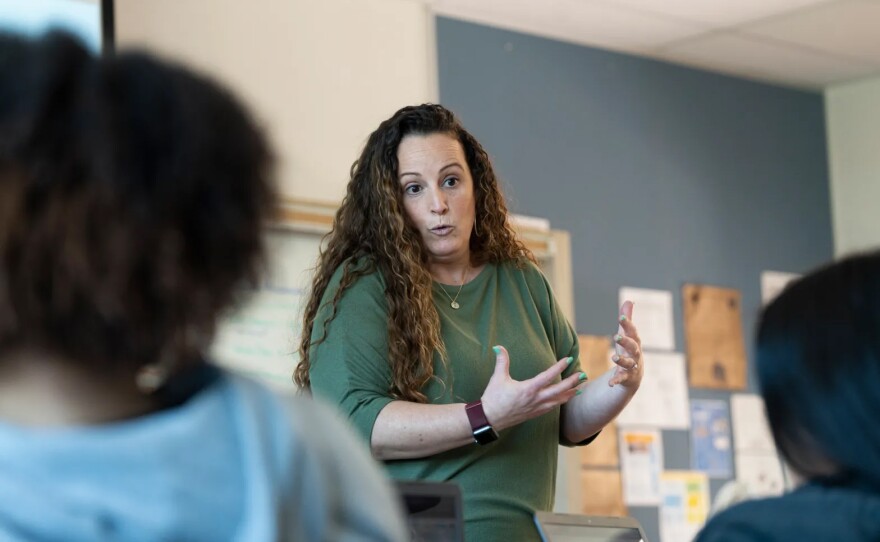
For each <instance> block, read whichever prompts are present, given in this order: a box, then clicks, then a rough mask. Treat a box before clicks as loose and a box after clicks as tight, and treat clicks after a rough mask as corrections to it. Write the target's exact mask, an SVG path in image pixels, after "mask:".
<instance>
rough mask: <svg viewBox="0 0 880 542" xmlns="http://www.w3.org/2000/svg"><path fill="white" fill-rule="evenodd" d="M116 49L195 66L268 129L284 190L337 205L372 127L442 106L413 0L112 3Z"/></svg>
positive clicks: (427, 25)
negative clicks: (408, 109)
mask: <svg viewBox="0 0 880 542" xmlns="http://www.w3.org/2000/svg"><path fill="white" fill-rule="evenodd" d="M116 31H117V40H118V42H119V45H120V46H123V47H124V46H131V45H134V46H146V47H149V48H151V49H152V50H154V51H158V52H160V53H164V54H166V55H168V56H171V57H173V58H176V59H179V60H181V61H184V62H186V63H188V64H190V65H193V66H195V67H197V68H199V69H201V70H203V71H206V72H208V73H209V74H211V75H213V76H215V77H216V78H217V79H219V80H221V81H222V82H224V83H226V84H227V85H229V86H230V87H232V89H233V90H234V91H235V92H237V93H238V94H239V95H240V96H241V97H242V98H244V99H245V100H246V101H247V102H248V103H249V104H250V105H251V108H252V110H253V111H254V112H255V113H256V115H257V117H258V118H259V119H260V121H261V122H262V123H263V125H264V126H265V127H266V128H267V129H268V132H269V134H270V136H271V138H272V140H273V142H274V145H275V148H276V152H277V154H278V158H279V166H280V167H279V181H280V184H281V190H282V192H283V193H284V195H286V196H291V197H297V198H301V199H309V200H319V201H331V202H338V201H340V200H341V199H342V196H343V194H344V191H345V190H344V189H345V184H346V182H347V181H348V170H349V167H350V166H351V163H352V161H354V159H355V158H356V157H357V154H358V151H359V150H360V148H361V146H362V145H363V143H364V141H365V140H366V137H367V136H368V135H369V133H370V131H371V130H373V129H374V128H375V127H376V126H377V125H378V124H379V122H381V120H382V119H384V118H386V117H388V116H390V115H391V114H392V113H393V112H394V111H396V110H397V109H398V108H400V107H402V106H403V105H407V104H412V103H422V102H425V101H436V99H437V96H436V95H437V91H436V83H435V75H434V74H435V72H436V69H435V66H436V60H435V55H434V34H433V18H432V17H431V16H430V14H429V12H428V10H427V8H426V7H425V5H424V4H423V3H422V2H419V1H414V0H247V1H242V0H116Z"/></svg>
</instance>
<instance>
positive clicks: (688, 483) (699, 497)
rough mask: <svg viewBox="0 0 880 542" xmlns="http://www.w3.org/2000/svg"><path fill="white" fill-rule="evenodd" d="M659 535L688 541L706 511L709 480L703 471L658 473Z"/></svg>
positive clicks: (677, 541)
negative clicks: (659, 493)
mask: <svg viewBox="0 0 880 542" xmlns="http://www.w3.org/2000/svg"><path fill="white" fill-rule="evenodd" d="M660 484H661V493H662V499H663V501H662V504H661V506H660V539H661V540H662V541H663V542H689V541H690V540H693V539H694V537H696V535H697V533H698V532H699V531H700V529H702V528H703V525H704V524H705V523H706V517H707V516H708V514H709V480H708V478H707V477H706V474H705V473H703V472H694V471H674V470H673V471H666V472H664V473H663V474H662V475H661V477H660Z"/></svg>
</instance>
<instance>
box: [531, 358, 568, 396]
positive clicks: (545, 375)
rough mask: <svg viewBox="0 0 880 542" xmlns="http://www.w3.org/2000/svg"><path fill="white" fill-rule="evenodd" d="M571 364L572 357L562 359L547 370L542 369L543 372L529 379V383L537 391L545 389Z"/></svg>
mask: <svg viewBox="0 0 880 542" xmlns="http://www.w3.org/2000/svg"><path fill="white" fill-rule="evenodd" d="M572 362H574V358H572V357H567V358H562V359H561V360H559V361H557V362H556V363H554V364H553V365H551V366H550V367H549V368H548V369H544V370H543V371H541V372H540V373H538V374H537V375H535V377H534V378H532V379H531V382H532V383H533V384H534V385H535V386H537V387H538V388H539V389H540V388H546V387H547V386H549V385H551V384H553V383H555V382H556V378H557V377H558V376H559V375H561V374H562V373H563V372H565V370H566V369H567V368H568V366H569V365H571V364H572Z"/></svg>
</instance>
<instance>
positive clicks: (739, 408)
mask: <svg viewBox="0 0 880 542" xmlns="http://www.w3.org/2000/svg"><path fill="white" fill-rule="evenodd" d="M730 410H731V418H732V420H733V440H734V443H735V445H736V450H737V452H740V451H745V452H753V453H755V452H758V453H761V452H763V453H769V454H773V455H776V445H775V444H774V443H773V435H772V434H771V433H770V426H769V425H768V423H767V416H766V414H765V411H764V400H763V399H762V398H761V396H760V395H755V394H753V393H735V394H733V395H731V396H730Z"/></svg>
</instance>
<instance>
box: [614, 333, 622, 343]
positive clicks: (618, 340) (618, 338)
mask: <svg viewBox="0 0 880 542" xmlns="http://www.w3.org/2000/svg"><path fill="white" fill-rule="evenodd" d="M622 340H623V335H615V336H614V342H616V343H619V342H620V341H622Z"/></svg>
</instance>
